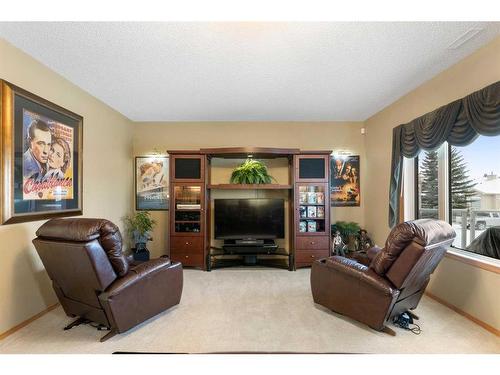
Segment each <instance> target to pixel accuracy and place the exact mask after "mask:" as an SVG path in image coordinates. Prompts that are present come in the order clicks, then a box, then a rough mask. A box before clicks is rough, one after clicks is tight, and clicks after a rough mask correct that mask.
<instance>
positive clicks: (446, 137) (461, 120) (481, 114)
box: [389, 81, 500, 228]
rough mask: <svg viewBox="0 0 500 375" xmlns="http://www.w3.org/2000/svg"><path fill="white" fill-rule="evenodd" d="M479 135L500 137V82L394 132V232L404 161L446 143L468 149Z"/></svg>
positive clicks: (391, 214)
mask: <svg viewBox="0 0 500 375" xmlns="http://www.w3.org/2000/svg"><path fill="white" fill-rule="evenodd" d="M479 135H485V136H496V135H500V81H498V82H496V83H494V84H492V85H489V86H487V87H485V88H483V89H481V90H478V91H476V92H473V93H472V94H470V95H467V96H466V97H464V98H462V99H458V100H455V101H454V102H451V103H449V104H447V105H444V106H442V107H440V108H438V109H436V110H434V111H432V112H429V113H427V114H425V115H423V116H420V117H418V118H416V119H415V120H413V121H410V122H409V123H407V124H403V125H399V126H397V127H396V128H394V129H393V133H392V137H393V138H392V162H391V181H390V186H389V226H390V227H391V228H392V227H393V226H395V225H396V224H397V222H398V218H399V209H400V207H399V197H400V195H401V181H402V177H403V169H402V167H403V157H407V158H414V157H415V156H417V155H418V154H419V152H420V151H421V150H425V151H431V150H436V149H437V148H439V147H440V146H441V145H442V144H443V143H444V142H445V141H447V142H448V143H449V144H451V145H454V146H465V145H467V144H469V143H471V142H472V141H474V139H476V138H477V136H479ZM499 147H500V140H499Z"/></svg>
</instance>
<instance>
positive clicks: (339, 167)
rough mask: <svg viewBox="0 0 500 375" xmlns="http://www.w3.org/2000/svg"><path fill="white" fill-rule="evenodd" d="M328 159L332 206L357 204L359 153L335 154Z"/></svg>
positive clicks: (358, 202) (358, 193)
mask: <svg viewBox="0 0 500 375" xmlns="http://www.w3.org/2000/svg"><path fill="white" fill-rule="evenodd" d="M330 160H331V161H330V163H331V164H330V175H331V179H330V198H331V202H332V203H331V205H332V207H356V206H359V205H360V189H359V175H360V170H359V155H350V156H335V157H332V158H331V159H330Z"/></svg>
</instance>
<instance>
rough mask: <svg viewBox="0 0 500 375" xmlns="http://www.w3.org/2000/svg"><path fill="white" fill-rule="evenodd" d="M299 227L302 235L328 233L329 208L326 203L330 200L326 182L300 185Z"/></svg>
mask: <svg viewBox="0 0 500 375" xmlns="http://www.w3.org/2000/svg"><path fill="white" fill-rule="evenodd" d="M297 187H298V202H297V207H298V208H299V210H298V216H299V217H298V220H297V223H298V226H299V227H298V228H297V232H298V233H299V234H302V235H305V234H307V235H313V234H323V235H324V234H325V233H328V231H329V228H328V222H329V220H328V215H329V210H328V207H327V206H326V205H325V202H326V201H328V199H327V197H326V194H328V191H327V185H326V184H307V185H305V184H304V185H302V184H299V185H298V186H297Z"/></svg>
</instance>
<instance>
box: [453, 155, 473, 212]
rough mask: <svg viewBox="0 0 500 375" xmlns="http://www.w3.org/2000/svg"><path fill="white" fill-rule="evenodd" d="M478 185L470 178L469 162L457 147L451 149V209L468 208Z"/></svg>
mask: <svg viewBox="0 0 500 375" xmlns="http://www.w3.org/2000/svg"><path fill="white" fill-rule="evenodd" d="M476 185H477V183H476V182H474V181H473V180H472V179H471V178H470V177H469V170H468V169H467V162H466V161H465V160H464V157H463V155H462V154H461V153H460V150H458V149H457V148H456V147H453V146H452V147H451V207H452V208H468V206H469V203H470V201H471V199H470V198H471V197H472V196H474V195H475V192H474V186H476Z"/></svg>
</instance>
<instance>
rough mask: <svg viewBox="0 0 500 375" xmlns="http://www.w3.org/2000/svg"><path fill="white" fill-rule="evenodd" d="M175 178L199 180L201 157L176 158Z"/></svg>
mask: <svg viewBox="0 0 500 375" xmlns="http://www.w3.org/2000/svg"><path fill="white" fill-rule="evenodd" d="M175 178H179V179H186V180H199V179H200V178H201V159H198V158H195V159H192V158H185V159H183V158H176V159H175Z"/></svg>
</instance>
